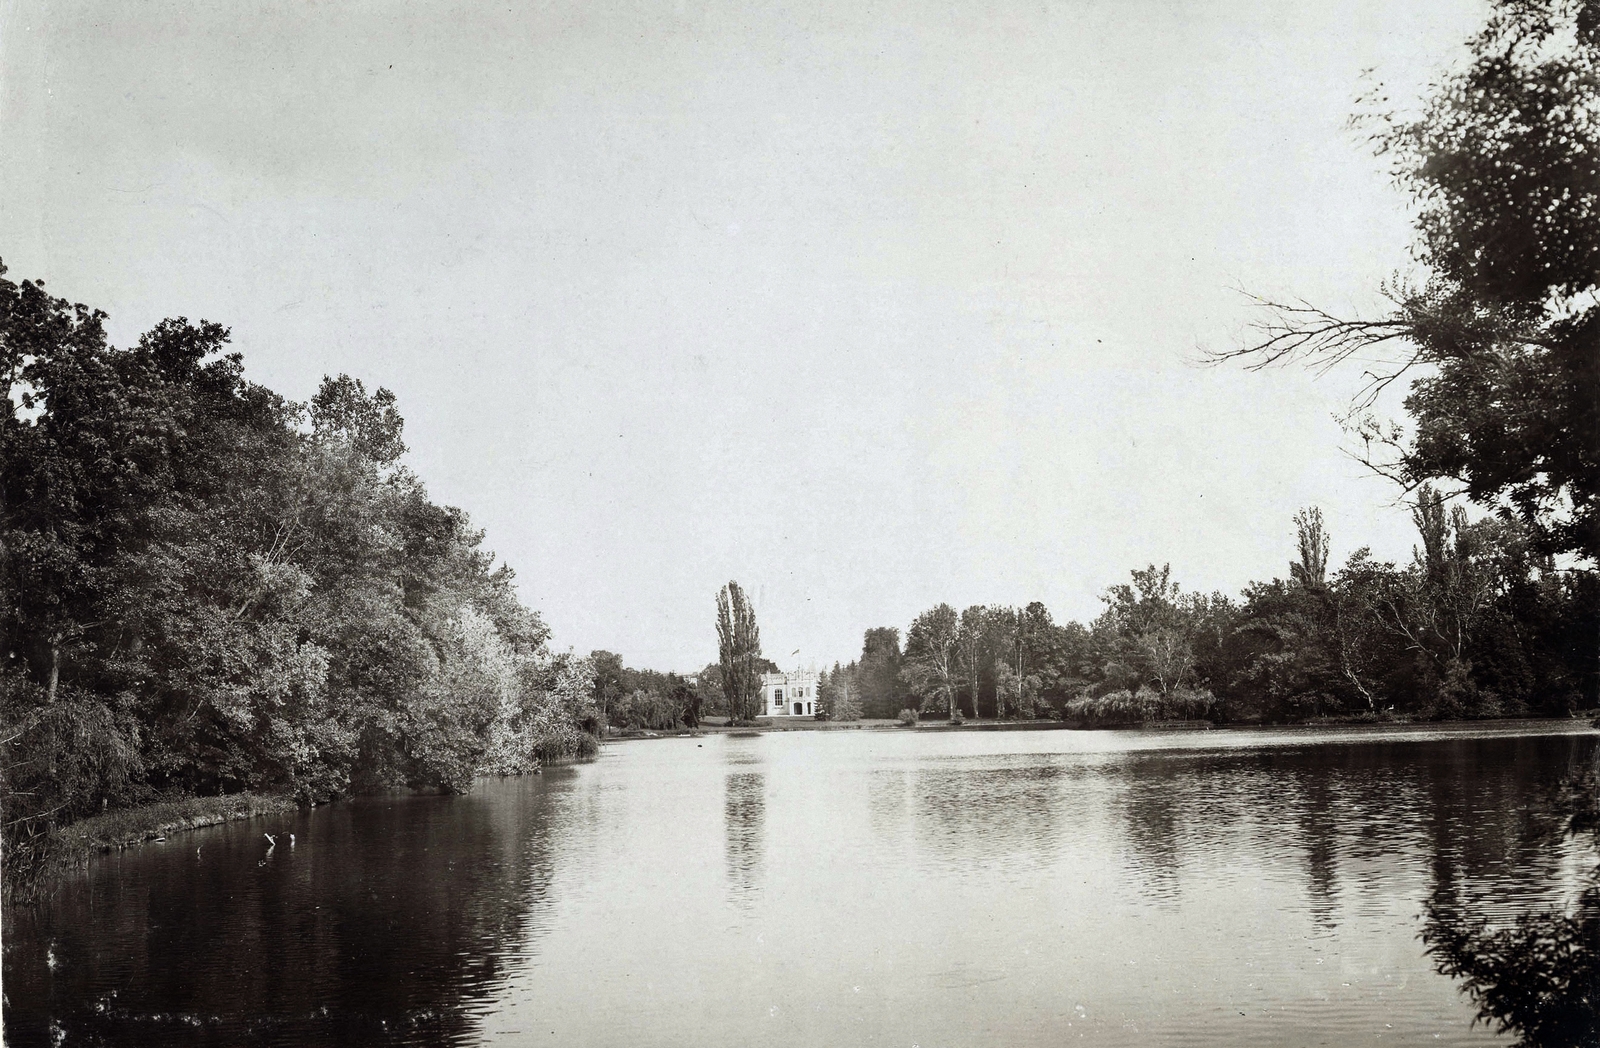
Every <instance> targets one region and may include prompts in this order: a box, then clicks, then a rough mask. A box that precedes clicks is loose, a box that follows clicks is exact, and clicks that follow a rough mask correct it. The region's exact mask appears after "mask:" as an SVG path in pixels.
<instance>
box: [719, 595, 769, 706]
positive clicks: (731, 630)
mask: <svg viewBox="0 0 1600 1048" xmlns="http://www.w3.org/2000/svg"><path fill="white" fill-rule="evenodd" d="M717 655H718V663H719V666H720V668H721V670H722V691H723V697H724V699H725V700H726V702H727V705H728V723H729V724H737V723H738V722H739V721H741V720H753V719H755V717H756V715H757V714H758V713H759V712H760V694H761V679H760V676H759V674H760V673H761V672H762V671H761V668H760V666H759V663H760V661H761V631H760V629H759V628H757V626H756V612H755V608H754V607H752V606H751V604H750V601H749V598H747V597H746V596H745V592H744V590H742V589H740V588H739V584H738V583H737V582H729V583H728V584H727V585H726V586H724V587H723V588H722V590H721V591H720V592H719V593H718V594H717Z"/></svg>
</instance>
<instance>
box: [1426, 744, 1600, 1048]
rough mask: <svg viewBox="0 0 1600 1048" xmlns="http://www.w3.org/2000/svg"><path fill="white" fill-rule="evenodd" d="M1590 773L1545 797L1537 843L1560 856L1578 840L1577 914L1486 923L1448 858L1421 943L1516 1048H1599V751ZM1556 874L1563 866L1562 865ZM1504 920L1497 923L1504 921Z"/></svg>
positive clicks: (1573, 909)
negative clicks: (1514, 1037) (1581, 865)
mask: <svg viewBox="0 0 1600 1048" xmlns="http://www.w3.org/2000/svg"><path fill="white" fill-rule="evenodd" d="M1590 761H1591V766H1590V767H1589V768H1588V769H1586V770H1583V771H1579V772H1575V773H1573V774H1571V775H1569V776H1568V777H1567V778H1566V779H1565V780H1564V781H1563V782H1562V783H1561V785H1560V786H1559V787H1558V788H1557V789H1555V790H1554V791H1551V792H1549V793H1547V794H1546V795H1545V798H1544V799H1543V802H1542V803H1541V804H1540V805H1539V808H1540V809H1541V814H1542V815H1543V818H1542V819H1536V822H1535V828H1534V829H1533V831H1532V833H1531V836H1532V837H1533V838H1534V839H1535V840H1536V841H1537V842H1538V844H1540V845H1542V846H1543V848H1544V849H1545V850H1547V851H1548V852H1550V853H1552V854H1553V855H1557V856H1559V855H1560V853H1562V852H1563V851H1564V850H1565V849H1566V848H1567V847H1568V846H1569V845H1568V841H1569V839H1575V840H1576V841H1577V842H1578V843H1579V847H1581V848H1582V849H1583V850H1584V851H1585V852H1587V854H1586V855H1584V860H1585V862H1586V863H1588V864H1589V865H1588V868H1587V869H1586V870H1585V871H1584V873H1583V875H1582V878H1581V887H1580V888H1579V890H1578V891H1577V893H1576V898H1575V899H1574V901H1573V903H1572V905H1571V906H1570V907H1554V908H1545V909H1540V910H1536V911H1533V912H1522V913H1519V914H1516V915H1515V916H1514V917H1513V918H1511V919H1509V920H1507V919H1506V918H1505V917H1504V916H1503V915H1486V914H1485V913H1484V912H1483V908H1482V905H1481V903H1480V904H1477V905H1474V904H1473V903H1472V902H1471V901H1467V900H1469V899H1470V896H1469V894H1468V891H1466V890H1464V888H1463V885H1462V883H1461V882H1462V880H1464V879H1465V878H1463V877H1462V876H1460V871H1458V870H1457V869H1455V868H1454V867H1452V865H1451V863H1450V862H1449V861H1448V857H1447V856H1446V854H1445V853H1443V852H1440V853H1437V854H1436V858H1435V863H1434V890H1433V895H1432V897H1431V898H1430V899H1429V901H1428V915H1427V916H1428V920H1427V925H1426V926H1425V928H1424V929H1423V933H1422V938H1423V941H1424V942H1426V943H1427V947H1428V953H1429V954H1430V955H1431V956H1432V957H1433V958H1434V962H1435V964H1436V966H1437V967H1438V969H1439V971H1440V972H1441V973H1442V974H1445V975H1449V976H1453V977H1455V978H1457V979H1459V980H1460V981H1461V988H1462V990H1463V991H1464V992H1466V993H1468V994H1469V995H1470V996H1471V997H1472V999H1473V1003H1474V1004H1476V1005H1477V1007H1478V1016H1477V1018H1478V1021H1481V1022H1484V1023H1488V1024H1491V1025H1494V1026H1495V1027H1496V1028H1497V1032H1500V1033H1507V1032H1514V1033H1517V1034H1519V1035H1520V1040H1519V1041H1518V1044H1519V1045H1524V1046H1529V1048H1532V1046H1538V1048H1569V1046H1570V1048H1583V1046H1593V1045H1597V1044H1600V749H1595V750H1594V752H1593V754H1592V756H1591V759H1590ZM1557 867H1558V869H1559V863H1558V864H1557ZM1497 918H1498V919H1497Z"/></svg>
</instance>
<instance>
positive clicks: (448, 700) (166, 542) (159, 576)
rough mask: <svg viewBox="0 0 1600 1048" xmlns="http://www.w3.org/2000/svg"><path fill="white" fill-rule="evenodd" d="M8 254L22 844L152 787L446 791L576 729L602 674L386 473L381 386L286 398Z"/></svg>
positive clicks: (549, 752) (567, 743) (12, 624)
mask: <svg viewBox="0 0 1600 1048" xmlns="http://www.w3.org/2000/svg"><path fill="white" fill-rule="evenodd" d="M3 273H4V269H3V267H0V352H3V354H4V358H3V366H4V368H5V370H6V372H7V376H8V391H9V394H10V403H9V407H10V408H11V410H9V411H8V412H6V413H5V416H4V418H3V420H0V499H3V502H0V572H3V579H4V585H3V586H0V623H3V628H4V634H3V639H4V646H5V658H4V662H3V664H0V723H3V724H4V725H5V728H4V734H3V736H0V770H3V775H4V778H3V789H4V807H5V818H4V821H5V844H6V847H7V850H8V853H9V854H11V855H12V857H13V860H15V859H16V857H17V856H18V855H19V854H24V855H25V854H26V852H27V850H28V848H29V847H32V846H34V845H36V844H37V843H38V842H39V841H40V840H41V839H42V837H43V835H45V834H47V833H48V831H49V830H50V829H51V828H52V827H53V826H55V825H58V824H60V823H63V822H65V821H69V820H71V819H74V818H77V817H79V816H82V815H85V814H88V813H90V812H98V811H100V810H102V809H106V808H110V807H115V806H121V805H127V804H130V803H136V802H139V801H141V800H147V799H150V798H153V797H155V796H158V795H164V794H184V793H201V794H214V793H218V792H228V793H232V792H236V791H240V790H247V789H254V790H269V791H278V792H287V793H290V794H293V795H295V796H298V797H300V798H301V799H303V800H316V799H323V798H328V797H332V796H336V795H339V794H342V793H345V792H348V791H350V790H355V789H367V788H377V787H387V786H412V787H423V788H437V789H445V790H462V789H465V788H467V786H468V785H469V784H470V783H471V781H472V779H473V777H474V776H475V775H476V774H478V773H479V772H481V771H515V770H521V769H528V768H531V767H533V766H535V765H536V764H537V763H538V762H539V760H540V759H541V758H551V757H557V756H564V755H568V754H575V753H578V752H581V751H583V750H585V749H586V748H589V747H592V745H593V743H592V740H590V739H589V738H588V737H587V736H586V735H585V733H584V732H583V730H582V728H581V726H580V724H581V721H582V720H583V719H584V718H585V717H588V716H591V714H590V713H589V712H588V705H589V702H590V696H591V691H592V689H591V686H590V681H589V678H590V675H591V672H592V671H591V668H590V667H589V665H588V663H587V662H586V661H584V660H574V659H572V658H569V657H562V656H554V655H552V654H551V653H550V652H549V650H548V648H547V644H546V641H547V638H548V631H547V630H546V628H545V626H544V624H543V623H542V622H541V621H540V620H539V618H538V617H537V616H536V615H535V614H533V613H532V612H530V611H529V610H527V609H526V608H524V607H523V606H522V605H521V604H520V603H519V602H518V600H517V598H516V595H515V593H514V590H513V587H512V574H511V571H510V570H509V569H508V568H506V567H504V566H501V567H498V568H497V567H495V566H494V564H493V557H492V555H491V554H489V553H488V552H486V551H484V550H483V549H482V548H481V543H482V537H483V536H482V533H481V532H479V531H477V530H475V529H474V528H473V527H472V525H471V522H470V521H469V520H468V518H467V516H466V514H464V513H463V512H461V511H460V510H457V509H453V508H448V507H442V506H438V505H435V504H434V503H432V502H431V501H429V499H428V497H427V492H426V491H425V490H424V488H423V486H422V484H421V482H420V481H419V480H418V479H417V477H416V476H414V475H413V474H412V473H410V472H409V471H408V470H406V469H405V467H404V466H402V465H401V464H400V457H401V455H402V454H403V452H404V451H405V446H404V444H403V443H402V440H401V433H402V426H403V423H402V420H401V418H400V415H399V413H398V412H397V411H396V408H395V403H394V397H393V396H392V395H391V394H390V393H388V392H387V391H385V390H378V391H377V392H376V393H374V394H370V395H369V394H368V393H367V391H366V390H365V389H364V388H363V386H362V384H361V383H360V382H359V381H356V380H353V379H350V378H348V377H346V376H340V377H338V378H336V379H327V380H324V382H323V384H322V388H321V390H320V391H319V392H318V393H317V395H316V397H315V398H313V400H312V401H311V403H310V404H308V405H299V404H294V403H291V402H289V401H286V400H284V399H283V398H282V397H280V396H278V395H277V394H275V393H273V392H272V391H270V390H268V389H265V388H263V387H261V386H258V385H255V384H252V383H250V382H248V381H246V380H245V379H244V377H243V364H242V361H241V358H240V357H239V355H238V354H236V353H228V352H226V351H225V350H226V345H227V340H228V333H227V331H226V330H224V329H223V328H221V327H219V326H217V325H215V324H191V323H189V322H188V321H186V320H183V319H177V320H167V321H163V322H162V323H161V324H159V325H157V326H156V327H155V328H154V329H153V330H152V331H150V332H149V333H148V334H146V335H145V336H144V337H143V338H141V339H140V340H139V343H138V344H137V345H136V346H133V347H130V348H126V349H118V348H114V347H112V346H110V345H109V344H108V343H107V340H106V336H105V332H104V328H103V323H102V322H103V319H104V317H103V315H102V314H100V313H99V312H96V311H93V310H90V309H88V308H86V307H84V306H80V305H73V304H71V303H68V302H65V301H63V300H61V299H57V298H53V297H51V296H50V295H49V294H47V293H46V292H45V290H44V288H43V287H42V285H40V284H38V283H34V282H29V281H23V282H21V283H13V282H12V281H10V280H7V279H4V278H3Z"/></svg>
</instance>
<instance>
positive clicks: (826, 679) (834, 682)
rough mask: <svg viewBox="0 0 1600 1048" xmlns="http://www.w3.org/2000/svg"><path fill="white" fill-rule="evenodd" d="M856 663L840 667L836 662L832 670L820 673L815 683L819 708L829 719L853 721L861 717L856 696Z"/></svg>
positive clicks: (859, 702) (859, 703)
mask: <svg viewBox="0 0 1600 1048" xmlns="http://www.w3.org/2000/svg"><path fill="white" fill-rule="evenodd" d="M857 677H858V674H857V672H856V664H855V663H853V662H852V663H851V664H850V665H849V666H847V667H843V668H841V667H840V666H839V664H838V663H837V662H836V663H834V664H833V670H832V671H831V672H828V673H824V674H823V675H822V680H821V682H820V683H819V684H818V685H817V694H818V696H819V698H820V702H819V708H820V709H821V710H822V711H823V712H824V713H826V714H827V716H828V719H829V720H836V721H853V720H860V719H861V701H860V699H859V698H858V697H857V693H858V691H859V686H858V685H857V683H856V680H857Z"/></svg>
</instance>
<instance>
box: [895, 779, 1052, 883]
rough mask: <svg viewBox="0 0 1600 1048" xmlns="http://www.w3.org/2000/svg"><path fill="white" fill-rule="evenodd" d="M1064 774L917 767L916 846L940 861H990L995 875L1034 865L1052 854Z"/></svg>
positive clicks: (914, 781)
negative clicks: (943, 859)
mask: <svg viewBox="0 0 1600 1048" xmlns="http://www.w3.org/2000/svg"><path fill="white" fill-rule="evenodd" d="M1066 774H1067V771H1066V769H1065V768H1063V767H1061V766H1060V765H1055V764H1045V765H1039V764H1017V765H1003V766H1000V767H994V766H976V767H972V766H968V767H963V766H962V765H960V764H959V763H953V764H951V765H949V766H944V767H933V768H923V769H920V770H918V771H917V772H915V773H914V774H913V776H912V782H911V790H912V796H913V797H914V805H915V807H914V809H913V810H914V811H915V819H914V821H913V832H914V833H915V836H916V840H917V843H918V845H919V846H923V847H926V848H927V849H928V850H929V851H930V852H931V853H932V854H934V855H936V856H939V857H940V858H945V859H957V860H972V861H977V862H980V863H986V864H988V865H989V866H990V867H991V868H992V869H993V871H994V872H995V873H997V874H998V873H1001V872H1004V870H1005V869H1007V868H1013V867H1014V868H1017V869H1022V868H1027V867H1033V866H1037V865H1039V864H1041V863H1042V862H1044V861H1047V860H1048V859H1049V857H1050V855H1051V853H1052V852H1053V850H1054V848H1055V844H1056V840H1057V837H1058V833H1059V830H1058V827H1059V824H1060V821H1061V814H1062V812H1061V797H1060V792H1061V791H1060V788H1059V787H1060V784H1061V783H1062V782H1063V781H1064V776H1065V775H1066Z"/></svg>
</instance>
